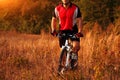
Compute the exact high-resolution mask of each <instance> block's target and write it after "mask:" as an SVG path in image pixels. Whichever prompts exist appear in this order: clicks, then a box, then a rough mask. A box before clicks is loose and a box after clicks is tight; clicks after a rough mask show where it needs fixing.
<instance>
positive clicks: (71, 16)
mask: <svg viewBox="0 0 120 80" xmlns="http://www.w3.org/2000/svg"><path fill="white" fill-rule="evenodd" d="M61 1H62V3H60V4H59V5H57V6H56V7H55V9H54V12H53V16H52V20H51V29H52V35H53V36H55V35H56V34H57V32H56V25H57V19H58V20H59V33H71V34H76V36H77V39H75V40H73V53H75V54H76V56H75V58H74V60H75V61H77V60H78V51H79V49H80V39H79V37H80V36H82V33H81V32H82V18H81V12H80V9H79V7H78V6H77V5H75V4H73V3H72V2H71V0H61ZM64 44H65V38H59V45H60V47H62V45H64Z"/></svg>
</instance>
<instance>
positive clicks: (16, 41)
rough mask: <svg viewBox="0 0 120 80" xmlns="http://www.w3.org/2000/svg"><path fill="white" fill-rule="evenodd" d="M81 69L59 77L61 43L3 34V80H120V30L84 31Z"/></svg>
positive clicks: (48, 37)
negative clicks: (58, 66)
mask: <svg viewBox="0 0 120 80" xmlns="http://www.w3.org/2000/svg"><path fill="white" fill-rule="evenodd" d="M80 46H81V49H80V51H79V65H78V68H77V69H76V70H74V71H68V72H66V73H65V74H64V75H61V76H58V75H57V65H58V59H59V53H60V49H59V45H58V39H57V38H56V37H53V36H51V35H50V34H48V33H44V32H42V34H40V35H32V34H20V33H16V32H5V31H0V80H120V26H114V25H109V27H108V29H107V30H106V31H102V30H101V29H100V28H99V25H97V24H95V25H94V28H93V29H92V30H84V37H83V38H81V42H80Z"/></svg>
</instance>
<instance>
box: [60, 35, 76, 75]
mask: <svg viewBox="0 0 120 80" xmlns="http://www.w3.org/2000/svg"><path fill="white" fill-rule="evenodd" d="M64 36H65V35H64ZM70 38H76V37H75V35H67V38H66V41H65V45H63V46H62V51H63V52H62V51H61V54H60V60H59V61H60V64H61V62H62V58H63V55H64V50H66V51H67V53H66V60H65V65H64V68H63V69H62V70H61V72H62V73H63V72H64V71H65V68H66V69H67V68H69V67H70V66H71V55H72V54H71V52H72V45H70V40H69V39H70Z"/></svg>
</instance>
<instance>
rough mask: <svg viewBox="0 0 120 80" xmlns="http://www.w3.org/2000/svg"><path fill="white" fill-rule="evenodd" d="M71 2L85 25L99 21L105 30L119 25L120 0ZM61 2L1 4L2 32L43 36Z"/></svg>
mask: <svg viewBox="0 0 120 80" xmlns="http://www.w3.org/2000/svg"><path fill="white" fill-rule="evenodd" d="M71 1H72V2H74V3H75V4H77V5H78V6H79V7H80V9H81V13H82V18H83V21H84V23H85V24H86V23H92V24H93V23H95V22H98V23H99V24H100V25H102V28H103V29H105V28H106V26H107V25H108V24H109V23H111V22H112V23H115V22H116V20H117V19H119V18H120V6H119V5H120V2H119V0H99V1H98V0H71ZM56 2H57V3H56ZM59 2H60V0H44V2H43V1H42V0H26V1H24V0H16V1H14V0H13V2H12V0H11V2H10V4H12V5H11V6H7V5H9V4H7V3H6V4H4V5H0V30H15V31H18V32H22V33H35V34H39V33H40V31H41V29H44V30H46V31H49V30H50V22H51V17H52V12H53V11H54V7H55V6H56V5H57V4H58V3H59ZM1 4H2V3H1Z"/></svg>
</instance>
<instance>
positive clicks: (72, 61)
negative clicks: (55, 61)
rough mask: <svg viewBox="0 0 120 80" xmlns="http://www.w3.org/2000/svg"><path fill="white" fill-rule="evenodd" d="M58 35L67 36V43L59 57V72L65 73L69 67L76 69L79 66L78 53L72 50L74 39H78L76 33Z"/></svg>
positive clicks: (60, 35)
mask: <svg viewBox="0 0 120 80" xmlns="http://www.w3.org/2000/svg"><path fill="white" fill-rule="evenodd" d="M58 37H64V38H66V41H65V45H63V46H62V50H61V53H60V58H59V66H58V73H62V74H63V73H64V72H65V71H67V70H68V69H74V68H75V67H77V60H78V55H77V54H75V53H73V51H72V47H73V46H72V41H71V40H72V39H76V38H77V37H76V36H75V34H69V33H68V34H65V33H63V34H58Z"/></svg>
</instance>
